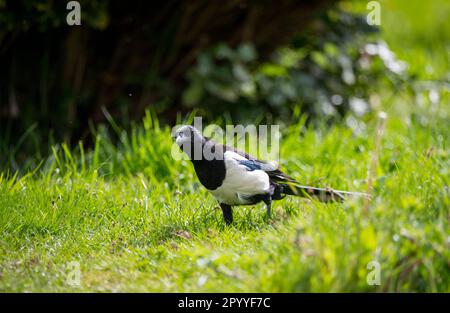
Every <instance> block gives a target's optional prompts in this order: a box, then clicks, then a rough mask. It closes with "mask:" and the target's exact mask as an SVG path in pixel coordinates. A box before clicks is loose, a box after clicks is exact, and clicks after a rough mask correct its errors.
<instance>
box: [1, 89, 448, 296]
mask: <svg viewBox="0 0 450 313" xmlns="http://www.w3.org/2000/svg"><path fill="white" fill-rule="evenodd" d="M409 100H411V99H409ZM409 100H408V99H406V98H405V99H402V98H399V97H398V96H396V98H390V99H385V102H386V104H387V103H391V102H395V101H396V102H397V103H395V104H396V105H395V106H391V109H388V114H389V118H388V120H387V128H386V131H385V133H384V136H383V138H382V149H381V152H380V156H379V165H378V167H377V171H376V175H375V177H374V189H373V195H374V197H373V200H372V201H371V203H370V205H369V207H368V210H367V211H365V209H364V203H363V201H362V200H358V199H355V200H350V201H347V202H345V203H342V204H323V203H319V202H316V201H309V200H306V199H300V198H289V199H286V200H283V201H278V202H276V203H275V205H274V216H273V219H272V220H270V221H267V219H266V215H265V209H264V207H263V206H262V205H257V206H250V207H236V208H235V210H234V211H235V214H236V216H235V223H234V225H233V226H232V227H226V226H225V225H224V223H223V221H222V216H221V212H220V210H217V209H216V203H215V201H214V199H213V198H212V197H211V196H210V195H209V194H207V192H206V191H205V190H204V189H203V188H202V187H201V186H200V185H199V183H198V182H197V179H196V177H195V174H194V172H193V170H192V167H191V165H190V164H189V163H188V162H186V161H175V160H173V159H172V157H171V153H170V151H171V148H172V142H171V138H170V129H169V128H168V127H160V126H159V125H158V124H157V123H156V119H155V118H154V117H151V116H150V115H148V116H147V117H146V118H145V119H144V122H143V125H142V126H136V127H134V128H133V130H132V131H131V133H130V134H127V133H125V132H121V131H120V130H117V131H118V133H119V138H120V142H119V144H117V145H113V144H112V143H111V141H110V140H109V139H108V136H107V135H106V132H103V131H100V132H99V133H98V134H97V141H96V146H95V149H94V150H93V151H90V152H85V151H84V150H83V149H82V148H81V146H80V148H79V149H77V150H76V151H70V150H69V149H67V147H66V146H65V145H62V146H58V147H55V149H54V155H53V157H51V158H50V159H48V160H47V161H46V162H45V163H42V164H41V166H40V168H39V169H37V170H36V171H35V172H34V173H29V174H27V175H23V176H21V177H19V176H18V175H13V174H6V173H3V174H0V232H1V235H0V290H1V291H177V292H178V291H189V292H191V291H193V292H197V291H213V292H216V291H255V292H259V291H263V292H266V291H267V292H268V291H274V292H278V291H281V292H291V291H325V292H328V291H450V264H449V260H450V249H449V246H450V227H449V219H450V212H449V205H450V195H449V187H448V180H449V176H450V175H449V174H450V170H449V169H450V161H449V157H450V152H449V148H448V134H449V126H448V125H449V124H450V123H448V122H449V118H448V110H447V109H446V106H444V105H442V106H441V107H440V108H438V109H436V110H435V111H433V110H430V109H429V106H428V105H427V103H425V104H424V105H423V107H419V106H416V107H415V108H411V106H410V105H409V104H407V103H408V101H409ZM446 101H448V98H447V94H444V97H443V98H442V103H446ZM401 108H403V109H402V110H400V109H401ZM400 112H401V113H400ZM406 112H409V113H406ZM375 128H376V119H375V118H368V119H367V121H365V122H361V124H360V127H359V128H358V129H357V130H355V129H352V128H350V127H348V126H345V125H336V126H333V127H331V128H325V127H322V128H320V127H319V128H318V129H312V128H305V127H304V125H303V123H302V122H301V119H299V122H298V123H297V124H293V125H292V126H290V127H289V128H287V129H284V130H283V131H284V136H283V138H282V146H281V156H282V159H283V162H282V168H284V169H286V170H287V171H288V172H289V173H290V174H291V175H293V176H294V177H297V178H298V179H300V180H301V181H303V182H305V183H312V182H316V184H319V185H321V186H327V185H328V186H333V187H335V188H338V189H348V190H357V191H365V190H366V189H367V181H366V178H367V171H368V167H369V163H370V160H371V151H373V148H374V133H375ZM373 260H376V261H378V262H379V263H380V265H381V285H379V286H370V285H368V284H367V282H366V276H367V274H368V273H369V272H370V270H368V269H367V264H368V263H369V262H371V261H373ZM72 261H76V262H79V263H80V265H81V285H80V286H79V287H73V286H70V285H68V284H67V282H66V278H67V268H66V266H67V264H68V262H72Z"/></svg>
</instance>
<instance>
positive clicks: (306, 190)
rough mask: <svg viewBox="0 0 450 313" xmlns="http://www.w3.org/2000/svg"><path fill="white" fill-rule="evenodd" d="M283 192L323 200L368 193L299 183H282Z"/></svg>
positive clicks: (365, 195)
mask: <svg viewBox="0 0 450 313" xmlns="http://www.w3.org/2000/svg"><path fill="white" fill-rule="evenodd" d="M280 186H281V187H282V189H283V190H282V193H284V194H286V195H291V196H298V197H314V198H317V199H318V200H320V201H323V202H331V201H340V202H342V201H344V200H345V199H346V197H347V196H363V197H368V195H367V194H365V193H361V192H350V191H342V190H334V189H331V188H317V187H310V186H302V185H298V184H280Z"/></svg>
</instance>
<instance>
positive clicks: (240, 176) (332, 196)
mask: <svg viewBox="0 0 450 313" xmlns="http://www.w3.org/2000/svg"><path fill="white" fill-rule="evenodd" d="M174 137H175V142H176V144H177V145H178V146H179V147H180V148H181V149H182V150H183V151H184V152H185V153H186V154H187V155H188V158H189V160H190V161H191V162H192V164H193V166H194V169H195V173H196V174H197V177H198V179H199V181H200V183H201V184H202V185H203V186H204V187H205V188H206V189H207V190H208V191H209V192H210V193H211V194H212V195H213V196H214V197H215V198H216V200H217V201H218V202H219V205H220V207H221V209H222V213H223V217H224V220H225V223H226V224H231V223H232V222H233V211H232V206H236V205H253V204H256V203H259V202H264V203H265V205H266V208H267V217H268V218H269V219H270V210H271V205H272V200H280V199H283V198H284V197H285V196H287V195H290V196H303V197H312V198H317V199H318V200H320V201H324V202H328V201H343V200H344V199H345V196H346V195H365V194H363V193H356V192H348V191H340V190H333V189H331V188H316V187H310V186H303V185H301V184H300V183H299V182H297V181H296V180H295V179H294V178H292V177H290V176H288V175H287V174H285V173H283V172H282V171H281V170H280V169H279V168H278V165H277V164H275V163H271V162H267V161H261V160H258V159H256V158H255V157H253V156H251V155H249V154H247V153H245V152H242V151H239V150H237V149H235V148H233V147H230V146H226V145H222V144H219V143H216V142H214V141H212V140H211V139H209V138H207V137H204V136H203V135H202V134H201V133H200V131H199V130H197V129H196V128H195V127H193V126H190V125H183V126H181V127H179V128H178V129H177V130H176V131H175V134H174ZM196 150H197V151H196Z"/></svg>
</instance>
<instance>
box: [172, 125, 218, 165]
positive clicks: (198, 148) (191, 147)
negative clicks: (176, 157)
mask: <svg viewBox="0 0 450 313" xmlns="http://www.w3.org/2000/svg"><path fill="white" fill-rule="evenodd" d="M173 137H174V139H175V142H176V143H177V145H178V146H179V147H180V149H181V150H183V152H184V153H186V154H187V156H188V157H189V159H190V160H191V161H193V162H194V161H200V160H203V159H206V160H213V159H223V151H222V150H223V149H222V148H221V146H216V144H215V143H214V142H213V141H211V140H209V139H208V138H206V137H204V136H203V135H202V134H201V133H200V131H199V130H198V129H197V128H195V127H193V126H190V125H183V126H181V127H179V128H178V129H177V130H176V131H175V133H174V136H173Z"/></svg>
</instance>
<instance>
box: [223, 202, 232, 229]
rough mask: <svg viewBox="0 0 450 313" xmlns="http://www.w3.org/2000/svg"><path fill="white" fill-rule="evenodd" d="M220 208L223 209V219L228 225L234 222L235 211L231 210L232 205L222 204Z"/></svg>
mask: <svg viewBox="0 0 450 313" xmlns="http://www.w3.org/2000/svg"><path fill="white" fill-rule="evenodd" d="M220 207H221V208H222V213H223V219H224V220H225V223H226V224H227V225H230V224H231V223H232V222H233V210H232V209H231V205H228V204H225V203H221V204H220Z"/></svg>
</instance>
